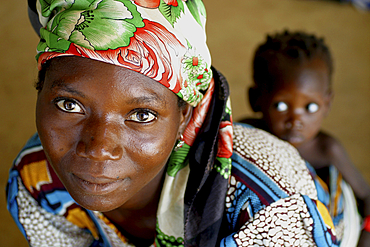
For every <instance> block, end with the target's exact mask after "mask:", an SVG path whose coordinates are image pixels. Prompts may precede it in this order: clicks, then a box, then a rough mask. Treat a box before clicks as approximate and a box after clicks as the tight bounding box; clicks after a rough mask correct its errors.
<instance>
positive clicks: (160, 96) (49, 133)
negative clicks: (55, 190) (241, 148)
mask: <svg viewBox="0 0 370 247" xmlns="http://www.w3.org/2000/svg"><path fill="white" fill-rule="evenodd" d="M185 108H186V107H185ZM36 121H37V130H38V133H39V136H40V139H41V142H42V145H43V147H44V150H45V153H46V155H47V158H48V160H49V162H50V163H51V165H52V167H53V168H54V170H55V172H56V173H57V175H58V177H59V178H60V180H61V181H62V182H63V184H64V186H65V187H66V189H67V190H68V192H69V193H70V194H71V196H72V197H73V198H74V200H75V201H76V202H77V203H78V204H80V205H81V206H83V207H85V208H88V209H92V210H99V211H110V210H113V209H115V208H117V207H120V206H122V205H123V204H124V205H125V206H126V207H135V206H137V205H138V204H140V203H141V202H143V201H150V200H151V198H152V196H153V190H154V191H156V189H157V188H158V186H157V185H158V184H160V182H161V179H162V175H163V170H164V169H163V168H164V167H165V164H166V162H167V160H168V158H169V155H170V153H171V152H172V149H173V146H174V144H175V142H176V139H177V138H178V136H179V134H178V133H179V132H180V133H181V132H182V128H184V126H183V125H184V115H183V110H182V109H180V108H179V107H178V106H177V96H176V95H175V94H174V93H173V92H171V91H170V90H168V89H167V88H166V87H164V86H163V85H161V84H159V83H158V82H156V81H154V80H152V79H150V78H148V77H146V76H143V75H141V74H139V73H136V72H133V71H131V70H128V69H125V68H121V67H118V66H114V65H111V64H105V63H102V62H97V61H93V60H90V59H84V58H79V57H63V58H58V59H52V60H51V65H50V68H49V69H48V71H47V72H46V76H45V82H44V85H43V88H42V90H41V91H40V93H39V95H38V100H37V111H36Z"/></svg>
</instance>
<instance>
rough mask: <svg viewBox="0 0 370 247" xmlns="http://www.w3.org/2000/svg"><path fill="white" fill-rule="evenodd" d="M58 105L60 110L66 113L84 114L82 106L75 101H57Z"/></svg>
mask: <svg viewBox="0 0 370 247" xmlns="http://www.w3.org/2000/svg"><path fill="white" fill-rule="evenodd" d="M56 105H57V106H58V108H59V109H61V110H62V111H65V112H72V113H83V110H82V108H81V106H80V105H79V104H78V103H77V102H75V101H73V100H68V99H60V100H58V101H56Z"/></svg>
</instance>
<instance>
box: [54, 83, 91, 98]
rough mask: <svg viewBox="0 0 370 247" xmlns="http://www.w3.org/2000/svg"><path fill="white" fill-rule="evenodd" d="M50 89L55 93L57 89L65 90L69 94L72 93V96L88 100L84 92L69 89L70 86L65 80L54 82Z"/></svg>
mask: <svg viewBox="0 0 370 247" xmlns="http://www.w3.org/2000/svg"><path fill="white" fill-rule="evenodd" d="M50 89H51V90H52V91H54V90H56V89H58V90H63V91H65V92H68V93H71V94H74V95H78V96H80V97H82V98H86V96H85V95H84V94H83V93H82V92H80V91H78V90H76V89H74V88H72V87H69V86H68V84H67V83H65V82H64V80H63V79H59V80H55V81H53V82H52V84H51V86H50Z"/></svg>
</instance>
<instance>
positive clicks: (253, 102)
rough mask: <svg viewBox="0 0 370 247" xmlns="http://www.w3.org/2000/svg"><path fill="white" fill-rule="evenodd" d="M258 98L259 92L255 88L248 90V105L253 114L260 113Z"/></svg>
mask: <svg viewBox="0 0 370 247" xmlns="http://www.w3.org/2000/svg"><path fill="white" fill-rule="evenodd" d="M260 97H261V94H260V90H259V88H258V87H257V86H254V87H250V88H248V99H249V104H250V106H251V108H252V110H253V111H254V112H260V111H261V105H260Z"/></svg>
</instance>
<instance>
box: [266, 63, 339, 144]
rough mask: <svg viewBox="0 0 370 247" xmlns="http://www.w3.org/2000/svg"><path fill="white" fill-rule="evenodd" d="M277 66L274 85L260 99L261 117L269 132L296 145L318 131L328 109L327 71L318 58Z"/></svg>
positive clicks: (306, 140) (310, 138)
mask: <svg viewBox="0 0 370 247" xmlns="http://www.w3.org/2000/svg"><path fill="white" fill-rule="evenodd" d="M279 67H280V68H279V71H277V73H276V74H278V76H277V77H276V80H275V81H274V86H273V89H272V90H271V92H269V93H267V92H265V94H264V95H263V96H262V99H261V101H260V102H262V103H261V110H262V113H263V119H264V120H265V122H266V123H267V125H268V128H269V131H270V132H271V133H272V134H274V135H276V136H278V137H279V138H281V139H283V140H286V141H288V142H290V143H291V144H292V145H293V146H295V147H299V146H300V145H302V144H304V143H307V142H308V141H310V140H312V139H313V138H314V137H315V136H316V135H317V134H318V133H319V131H320V128H321V123H322V121H323V119H324V118H325V116H326V115H327V113H328V111H329V108H330V101H331V98H332V97H331V92H330V90H329V73H328V69H327V66H326V64H325V63H324V62H323V61H322V60H320V59H316V60H313V61H311V62H307V63H305V64H303V65H289V64H287V65H285V64H283V65H280V66H279Z"/></svg>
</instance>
